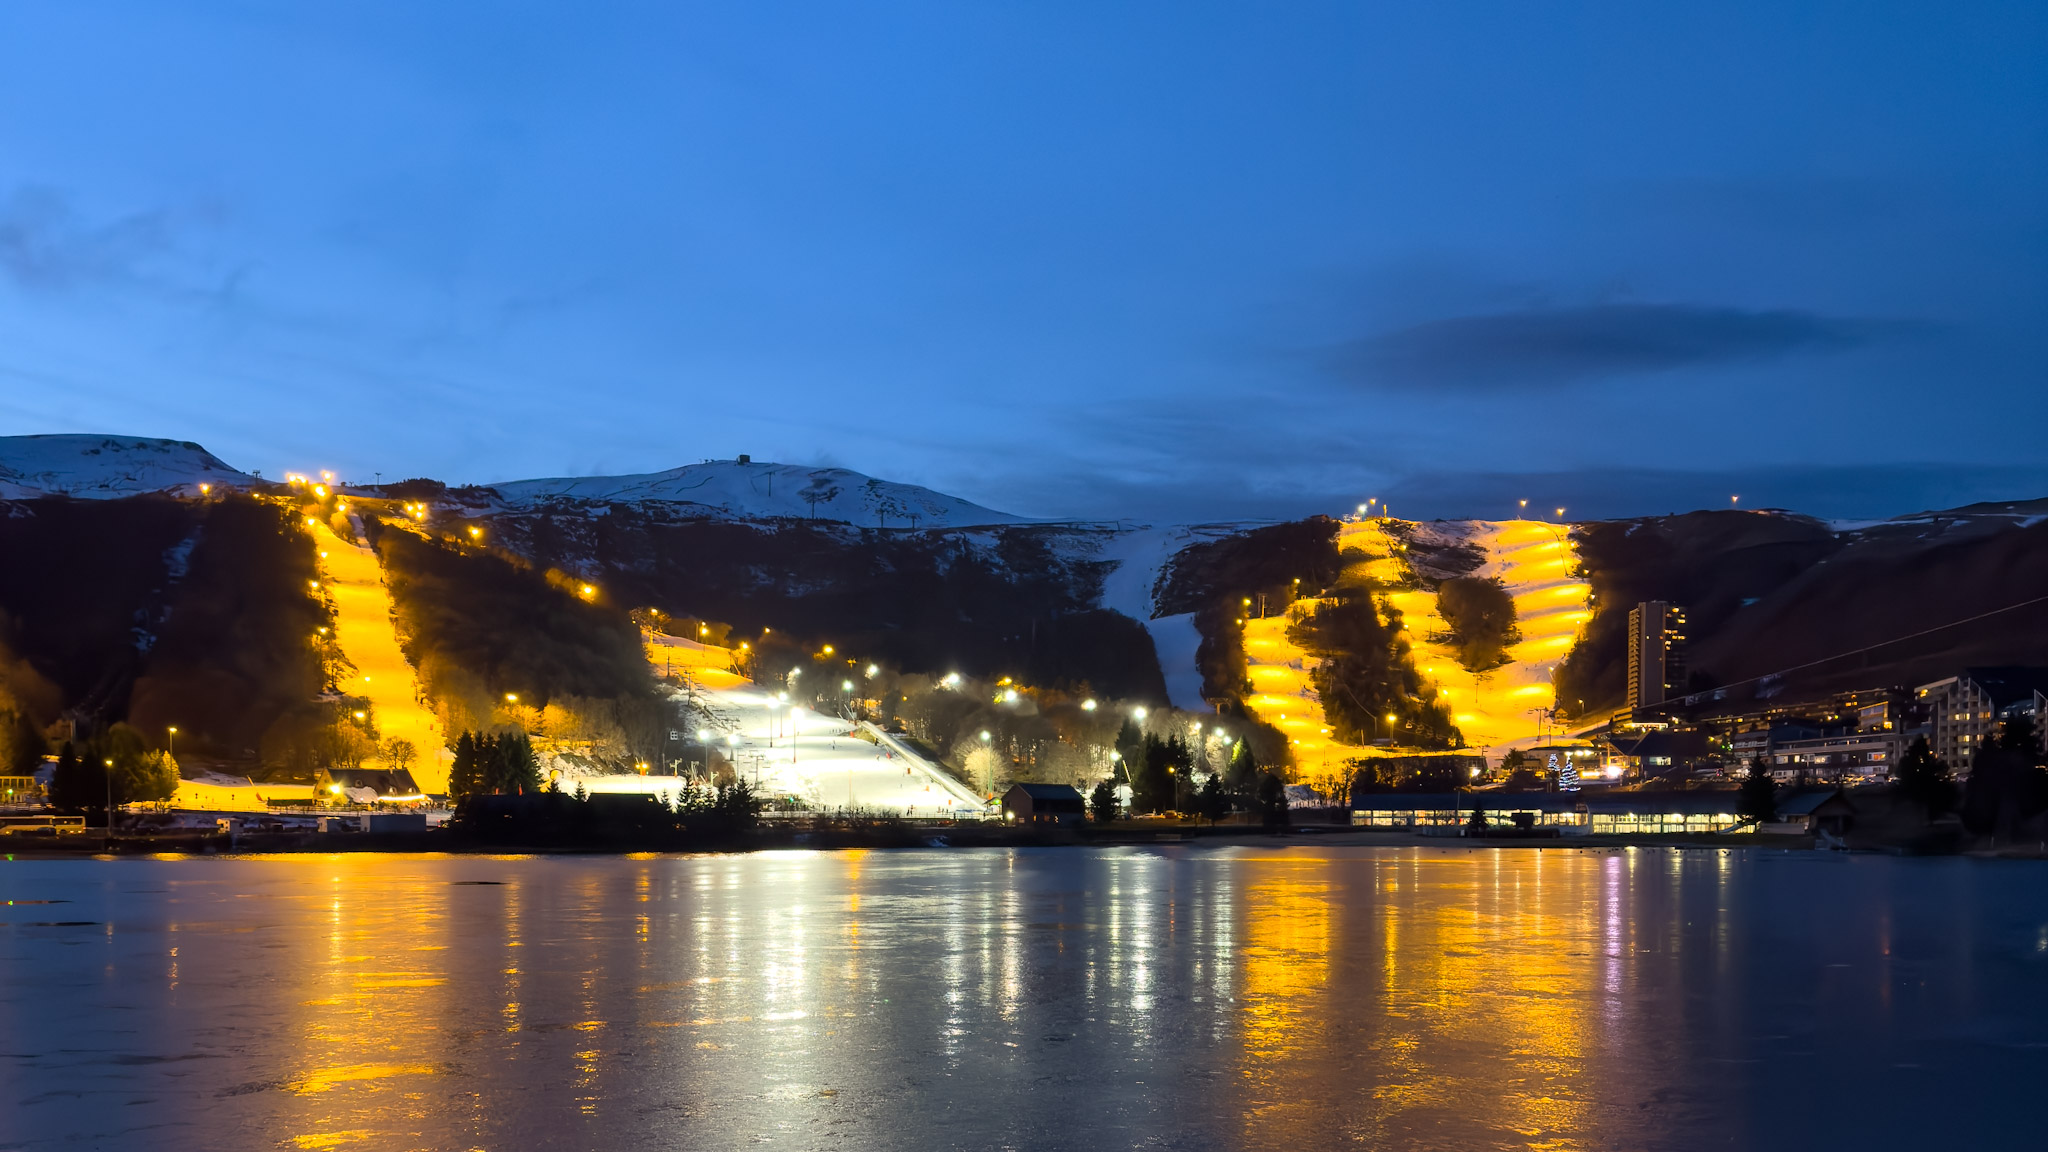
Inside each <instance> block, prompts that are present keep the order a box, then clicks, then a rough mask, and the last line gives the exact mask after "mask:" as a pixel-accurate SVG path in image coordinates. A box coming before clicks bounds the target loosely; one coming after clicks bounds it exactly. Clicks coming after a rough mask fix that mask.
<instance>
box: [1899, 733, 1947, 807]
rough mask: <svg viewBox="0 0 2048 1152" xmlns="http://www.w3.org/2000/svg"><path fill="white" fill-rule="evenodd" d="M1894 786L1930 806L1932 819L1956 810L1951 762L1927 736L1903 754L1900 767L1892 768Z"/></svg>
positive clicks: (1916, 800)
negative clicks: (1949, 764) (1941, 755)
mask: <svg viewBox="0 0 2048 1152" xmlns="http://www.w3.org/2000/svg"><path fill="white" fill-rule="evenodd" d="M1892 787H1893V788H1895V789H1897V790H1898V793H1899V795H1900V796H1902V797H1904V798H1905V799H1907V800H1910V801H1912V802H1913V803H1915V804H1918V805H1920V806H1921V807H1922V808H1924V809H1926V810H1927V818H1928V819H1929V820H1934V819H1937V818H1939V817H1940V816H1942V815H1943V814H1944V813H1947V812H1953V811H1954V810H1955V806H1956V799H1957V793H1956V777H1955V773H1954V772H1953V771H1951V770H1950V769H1949V766H1948V761H1946V760H1943V759H1941V758H1940V757H1939V756H1936V755H1935V754H1934V749H1932V748H1930V747H1928V745H1927V737H1925V736H1920V737H1916V738H1914V740H1913V745H1912V747H1910V748H1907V749H1906V754H1905V755H1904V756H1901V757H1899V766H1898V767H1897V768H1895V769H1893V770H1892Z"/></svg>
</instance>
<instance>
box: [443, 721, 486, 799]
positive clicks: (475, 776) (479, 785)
mask: <svg viewBox="0 0 2048 1152" xmlns="http://www.w3.org/2000/svg"><path fill="white" fill-rule="evenodd" d="M480 767H481V765H480V764H479V763H478V756H477V736H476V733H474V732H464V733H463V734H462V735H461V736H459V737H457V738H456V740H455V761H454V763H452V764H450V765H449V766H448V798H449V799H450V800H455V801H461V800H464V799H467V798H468V797H471V796H474V795H476V794H477V793H479V792H482V791H483V778H482V774H481V773H480V772H479V771H478V769H479V768H480Z"/></svg>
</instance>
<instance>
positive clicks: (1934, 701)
mask: <svg viewBox="0 0 2048 1152" xmlns="http://www.w3.org/2000/svg"><path fill="white" fill-rule="evenodd" d="M1913 694H1914V695H1915V696H1916V697H1918V698H1919V699H1920V701H1921V702H1922V703H1923V704H1924V705H1925V706H1926V709H1927V714H1928V729H1929V730H1928V737H1927V742H1928V743H1929V744H1930V745H1932V746H1933V748H1934V754H1935V755H1936V756H1939V757H1941V758H1942V759H1943V760H1946V761H1948V764H1949V767H1950V768H1953V769H1954V770H1955V773H1956V775H1957V776H1967V775H1969V772H1970V764H1971V762H1972V761H1973V760H1974V759H1975V758H1976V754H1977V749H1979V748H1981V747H1983V746H1984V742H1985V741H1986V740H1988V739H1990V738H1991V737H1992V736H1993V735H1995V734H1997V732H1998V726H1999V725H2000V724H2001V723H2003V722H2004V721H2006V720H2010V719H2013V718H2015V717H2019V716H2029V717H2032V718H2033V721H2034V735H2035V738H2036V739H2043V738H2048V733H2044V732H2043V731H2042V728H2043V723H2042V721H2043V720H2044V719H2048V668H2024V667H2015V666H2003V667H1995V668H1965V669H1963V670H1962V671H1961V672H1960V673H1958V674H1956V675H1954V676H1950V677H1948V678H1947V679H1945V680H1936V681H1935V682H1934V683H1932V684H1922V685H1921V686H1920V687H1918V688H1916V689H1914V692H1913Z"/></svg>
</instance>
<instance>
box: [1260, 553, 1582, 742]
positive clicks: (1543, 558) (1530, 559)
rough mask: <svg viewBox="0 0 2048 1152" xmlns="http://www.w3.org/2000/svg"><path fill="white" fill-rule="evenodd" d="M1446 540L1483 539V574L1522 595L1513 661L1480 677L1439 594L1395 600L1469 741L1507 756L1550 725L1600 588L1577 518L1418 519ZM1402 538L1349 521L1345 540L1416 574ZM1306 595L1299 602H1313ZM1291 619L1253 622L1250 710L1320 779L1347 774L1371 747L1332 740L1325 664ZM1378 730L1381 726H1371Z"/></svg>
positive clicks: (1387, 566)
mask: <svg viewBox="0 0 2048 1152" xmlns="http://www.w3.org/2000/svg"><path fill="white" fill-rule="evenodd" d="M1417 530H1418V531H1423V532H1428V533H1431V534H1433V535H1435V536H1437V537H1438V538H1440V539H1443V540H1446V541H1457V542H1465V543H1469V544H1473V545H1476V546H1478V547H1479V548H1480V549H1481V550H1483V552H1484V553H1485V557H1486V560H1485V563H1484V564H1483V565H1482V566H1481V567H1480V568H1478V569H1477V570H1476V571H1475V572H1474V573H1473V575H1475V576H1483V577H1484V576H1493V577H1499V578H1500V580H1501V582H1502V583H1503V584H1505V585H1506V586H1507V589H1508V593H1509V594H1510V595H1511V596H1512V597H1513V598H1514V602H1515V616H1516V620H1517V624H1518V626H1519V627H1520V629H1521V632H1522V640H1521V642H1520V643H1518V644H1516V645H1515V646H1514V647H1513V648H1511V649H1509V651H1508V654H1509V655H1510V656H1511V657H1513V663H1510V664H1507V665H1505V666H1503V667H1501V668H1497V669H1494V670H1493V671H1491V672H1487V673H1482V674H1476V675H1475V674H1474V673H1471V672H1468V671H1466V670H1465V668H1464V667H1463V666H1461V665H1460V664H1459V663H1458V662H1457V659H1456V657H1455V656H1454V655H1453V654H1452V652H1451V650H1450V649H1449V647H1448V646H1446V645H1441V644H1437V643H1434V642H1432V641H1431V640H1430V639H1429V637H1430V636H1431V635H1433V634H1436V633H1439V632H1442V631H1443V630H1444V621H1443V617H1442V616H1441V615H1439V614H1438V612H1437V607H1436V594H1435V593H1434V592H1427V591H1413V592H1395V593H1392V594H1390V595H1389V596H1388V597H1387V598H1388V599H1389V600H1390V601H1391V602H1392V603H1393V605H1394V606H1395V607H1396V608H1399V609H1400V610H1401V613H1402V616H1403V624H1404V625H1405V626H1406V628H1407V629H1408V641H1409V643H1410V645H1411V646H1412V649H1413V652H1414V658H1415V662H1416V667H1417V668H1418V669H1419V670H1420V671H1421V672H1422V673H1423V676H1424V678H1425V679H1427V680H1428V681H1429V682H1430V688H1429V691H1431V692H1434V693H1438V694H1440V695H1441V697H1442V699H1443V700H1444V702H1445V703H1447V704H1449V705H1450V707H1451V712H1452V716H1453V717H1454V719H1455V722H1456V723H1457V725H1458V727H1459V729H1460V730H1461V731H1462V732H1464V734H1465V739H1466V742H1467V743H1469V744H1470V745H1472V746H1473V747H1475V748H1484V749H1486V750H1488V751H1489V753H1491V754H1495V755H1498V754H1500V753H1502V752H1504V751H1506V749H1507V748H1509V747H1512V746H1515V745H1527V744H1532V743H1535V742H1536V741H1537V740H1538V739H1539V738H1540V736H1541V735H1542V733H1543V732H1544V731H1545V728H1546V722H1545V720H1544V718H1543V713H1544V712H1545V711H1546V710H1548V709H1549V708H1550V707H1551V706H1552V704H1553V702H1554V701H1553V694H1552V689H1551V673H1552V671H1553V670H1554V669H1555V668H1556V667H1557V664H1558V662H1559V661H1560V660H1562V659H1564V657H1565V654H1566V653H1568V652H1570V651H1571V647H1572V644H1573V642H1574V641H1575V640H1576V638H1577V636H1578V632H1579V629H1580V628H1581V627H1583V626H1584V624H1585V622H1586V621H1587V620H1588V619H1589V618H1590V617H1591V615H1592V613H1591V611H1590V609H1589V608H1588V606H1587V596H1588V594H1589V593H1590V591H1591V589H1590V588H1589V587H1588V585H1586V584H1585V583H1584V582H1583V581H1580V580H1577V579H1574V578H1573V577H1572V576H1571V559H1572V550H1571V543H1570V540H1569V538H1568V536H1567V532H1568V531H1569V529H1568V528H1567V527H1566V526H1561V525H1553V524H1545V523H1543V522H1541V521H1535V520H1512V521H1458V522H1451V523H1435V524H1427V525H1418V526H1417ZM1398 543H1399V541H1398V540H1396V539H1394V538H1393V537H1390V536H1388V535H1387V533H1386V532H1385V531H1384V530H1383V526H1382V523H1381V522H1380V521H1378V520H1361V521H1350V522H1346V523H1345V524H1344V525H1343V527H1342V529H1341V533H1340V536H1339V546H1340V547H1341V548H1343V549H1346V550H1356V551H1362V552H1364V553H1365V554H1366V556H1367V557H1369V559H1367V560H1365V561H1364V563H1365V564H1366V570H1367V573H1368V574H1369V575H1371V576H1373V577H1375V578H1376V579H1378V580H1380V581H1382V582H1384V583H1388V584H1398V583H1402V582H1405V580H1406V577H1407V571H1406V566H1405V565H1404V564H1403V562H1402V561H1401V559H1400V558H1399V556H1398V555H1397V554H1396V551H1395V548H1396V546H1397V544H1398ZM1311 603H1312V602H1310V601H1304V602H1302V603H1301V606H1300V608H1299V609H1297V610H1306V609H1307V608H1308V607H1309V606H1310V604H1311ZM1287 624H1288V620H1287V619H1286V618H1285V617H1269V618H1267V619H1264V620H1250V621H1247V623H1246V625H1245V655H1246V658H1247V664H1248V666H1249V667H1248V675H1249V678H1250V679H1251V682H1252V687H1253V695H1252V696H1251V697H1250V698H1249V699H1248V700H1247V701H1246V704H1247V706H1248V707H1250V708H1251V710H1252V711H1253V712H1254V713H1255V714H1256V715H1257V716H1258V717H1259V718H1260V719H1261V720H1264V721H1266V722H1267V723H1269V724H1272V725H1274V726H1275V727H1277V728H1279V729H1280V730H1281V731H1282V732H1283V733H1285V734H1286V735H1287V737H1288V739H1289V740H1290V741H1291V742H1292V745H1293V748H1294V751H1295V756H1296V762H1297V766H1298V768H1299V769H1300V772H1301V775H1302V776H1303V777H1304V778H1306V779H1309V780H1310V781H1312V782H1313V781H1314V780H1316V779H1318V778H1319V777H1322V776H1340V775H1342V770H1343V765H1344V762H1345V761H1347V760H1349V759H1352V758H1354V757H1358V756H1363V755H1369V754H1370V753H1369V752H1368V750H1367V749H1364V748H1361V747H1359V746H1357V745H1351V744H1345V743H1343V742H1341V741H1338V740H1336V739H1334V738H1333V737H1332V735H1331V734H1330V732H1329V731H1328V729H1329V725H1328V724H1327V723H1326V722H1325V721H1324V718H1323V712H1322V705H1321V703H1320V701H1319V700H1318V698H1317V696H1316V692H1315V689H1314V687H1313V686H1312V685H1311V684H1310V683H1309V670H1310V669H1311V668H1312V667H1313V661H1312V660H1311V659H1310V658H1309V657H1308V656H1307V655H1306V654H1305V653H1303V652H1302V651H1301V649H1300V648H1298V647H1296V646H1295V645H1294V644H1292V643H1291V642H1289V641H1288V639H1287V634H1286V633H1287ZM1369 735H1376V734H1372V733H1369Z"/></svg>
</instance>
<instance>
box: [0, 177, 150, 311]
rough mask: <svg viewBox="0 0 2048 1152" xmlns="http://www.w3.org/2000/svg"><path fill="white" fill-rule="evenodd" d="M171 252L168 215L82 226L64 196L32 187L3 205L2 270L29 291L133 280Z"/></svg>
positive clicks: (0, 205)
mask: <svg viewBox="0 0 2048 1152" xmlns="http://www.w3.org/2000/svg"><path fill="white" fill-rule="evenodd" d="M170 247H171V224H170V218H169V215H168V214H167V213H165V212H161V211H152V212H138V213H135V214H132V215H129V216H124V217H121V218H120V219H117V220H113V221H111V222H109V223H105V224H99V225H88V224H85V223H83V222H81V221H80V220H79V218H78V214H77V213H76V212H75V211H74V210H73V209H72V206H71V201H70V199H69V198H68V197H66V196H65V195H64V194H63V193H62V192H59V191H57V190H56V189H53V188H47V187H42V186H39V185H28V186H25V187H21V188H17V189H15V190H14V191H13V192H11V193H9V194H8V196H7V198H6V199H5V200H0V271H4V272H5V273H6V275H7V276H8V278H10V279H12V280H13V281H14V282H15V283H16V284H17V285H19V286H20V287H21V288H23V289H24V290H27V291H32V292H59V291H63V290H65V289H67V288H72V287H76V286H78V285H81V284H91V283H106V282H119V281H129V280H132V279H134V278H135V277H136V276H137V275H138V273H139V271H140V269H141V266H142V265H143V264H144V263H145V262H146V261H148V260H150V259H152V258H154V257H156V256H158V255H160V254H162V253H164V252H166V251H167V250H169V248H170Z"/></svg>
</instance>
